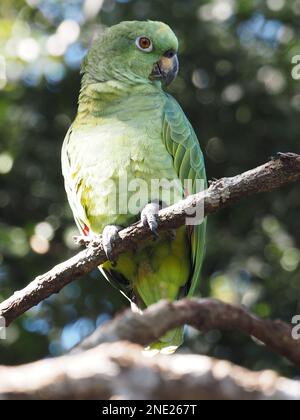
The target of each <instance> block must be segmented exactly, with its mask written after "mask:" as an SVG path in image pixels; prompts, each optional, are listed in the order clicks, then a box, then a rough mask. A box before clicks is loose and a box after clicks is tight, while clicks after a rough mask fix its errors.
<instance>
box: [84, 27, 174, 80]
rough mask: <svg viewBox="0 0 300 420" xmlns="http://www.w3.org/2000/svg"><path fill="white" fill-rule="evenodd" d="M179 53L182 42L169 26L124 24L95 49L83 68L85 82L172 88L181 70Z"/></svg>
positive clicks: (95, 46) (109, 30)
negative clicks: (169, 85) (151, 85)
mask: <svg viewBox="0 0 300 420" xmlns="http://www.w3.org/2000/svg"><path fill="white" fill-rule="evenodd" d="M177 51H178V40H177V38H176V35H175V34H174V32H173V31H172V30H171V28H170V27H169V26H168V25H166V24H164V23H162V22H153V21H145V22H142V21H132V22H122V23H120V24H118V25H115V26H112V27H111V28H109V29H107V30H106V31H105V32H104V34H103V35H102V36H101V37H100V39H98V40H96V41H95V42H94V44H93V45H92V47H91V49H90V51H89V52H88V54H87V56H86V57H85V59H84V62H83V66H82V73H83V74H84V81H85V82H87V83H95V82H96V83H97V82H106V81H112V80H117V81H121V82H125V83H126V82H127V83H129V84H136V83H156V82H164V83H166V84H170V83H171V82H172V81H173V80H174V79H175V78H176V76H177V74H178V70H179V63H178V57H177Z"/></svg>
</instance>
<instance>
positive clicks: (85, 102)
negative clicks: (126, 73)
mask: <svg viewBox="0 0 300 420" xmlns="http://www.w3.org/2000/svg"><path fill="white" fill-rule="evenodd" d="M162 92H163V91H162V87H161V83H160V82H156V83H152V82H150V81H149V83H147V84H146V83H145V84H137V85H135V86H132V85H131V86H129V85H127V84H126V83H122V82H119V81H115V80H112V81H108V82H101V83H99V82H98V83H91V84H83V85H82V87H81V90H80V95H79V104H78V114H77V118H76V119H77V122H84V121H86V119H90V118H93V117H94V118H99V117H101V116H104V115H107V114H108V113H110V112H111V111H112V109H114V108H115V107H116V106H117V105H118V104H119V103H120V102H122V100H124V99H126V98H128V96H129V95H130V96H131V97H132V96H133V95H136V96H141V95H149V94H151V95H153V94H161V93H162Z"/></svg>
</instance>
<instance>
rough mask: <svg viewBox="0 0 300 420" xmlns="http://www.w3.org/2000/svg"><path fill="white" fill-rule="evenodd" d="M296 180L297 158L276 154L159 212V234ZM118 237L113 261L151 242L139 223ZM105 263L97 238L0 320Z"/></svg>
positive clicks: (11, 303)
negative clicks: (196, 214) (198, 212)
mask: <svg viewBox="0 0 300 420" xmlns="http://www.w3.org/2000/svg"><path fill="white" fill-rule="evenodd" d="M298 179H300V156H299V155H295V154H292V153H289V154H280V155H278V157H277V158H276V159H272V160H271V161H270V162H268V163H266V164H265V165H263V166H260V167H258V168H256V169H253V170H251V171H248V172H245V173H244V174H242V175H238V176H236V177H233V178H223V179H221V180H219V181H216V182H213V183H212V184H211V186H210V188H209V189H208V190H206V191H204V192H203V193H200V194H197V195H194V196H190V197H188V198H187V199H186V200H183V201H182V202H180V203H177V204H176V205H174V206H172V207H169V208H167V209H163V210H162V211H161V212H160V213H159V230H169V229H174V228H177V227H179V226H181V225H183V224H184V223H185V221H186V217H187V214H191V210H192V209H194V208H195V207H197V206H201V205H204V211H205V215H209V214H212V213H215V212H217V211H218V210H220V209H222V208H223V207H225V206H227V205H231V204H233V203H235V202H236V201H238V200H241V199H243V198H245V197H248V196H250V195H253V194H258V193H262V192H267V191H273V190H274V189H276V188H279V187H281V186H283V185H286V184H288V183H291V182H294V181H296V180H298ZM120 237H121V241H120V242H119V244H118V245H117V246H116V247H115V250H114V256H115V257H116V256H118V255H119V254H121V253H122V252H124V251H126V250H128V249H129V248H135V247H136V246H138V244H139V243H141V242H142V241H145V240H149V239H152V234H151V232H150V230H149V229H147V228H145V227H143V225H142V224H141V223H139V224H135V225H133V226H130V227H128V228H127V229H124V230H123V231H121V232H120ZM105 261H106V255H105V252H104V250H103V247H102V243H101V238H98V239H96V240H93V241H91V242H90V243H89V246H88V248H87V249H86V250H84V251H81V252H80V253H78V254H77V255H75V256H74V257H73V258H71V259H69V260H68V261H65V262H63V263H62V264H60V265H58V266H56V267H54V268H53V269H52V270H50V271H49V272H48V273H46V274H43V275H41V276H39V277H37V278H36V279H35V280H33V281H32V282H31V283H30V284H29V285H28V286H27V287H25V288H24V289H23V290H21V291H18V292H16V293H15V294H14V295H13V296H11V297H10V298H9V299H7V300H6V301H4V302H2V303H1V304H0V316H3V317H4V318H5V320H6V325H9V324H10V323H11V322H12V321H14V320H15V319H16V318H17V317H19V316H20V315H22V314H23V313H24V312H26V311H27V310H28V309H30V308H31V307H33V306H35V305H37V304H38V303H39V302H41V301H42V300H44V299H46V298H47V297H49V296H50V295H52V294H54V293H58V292H59V291H60V290H61V289H62V288H63V287H64V286H66V285H67V284H68V283H70V282H72V281H74V280H76V279H77V278H79V277H81V276H83V275H84V274H87V273H89V272H90V271H92V270H93V269H95V268H96V267H97V266H98V265H100V264H102V263H104V262H105Z"/></svg>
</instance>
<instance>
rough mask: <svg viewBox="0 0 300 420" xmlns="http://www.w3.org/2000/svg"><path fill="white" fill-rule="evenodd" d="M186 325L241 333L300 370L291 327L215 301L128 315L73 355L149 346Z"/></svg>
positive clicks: (167, 304)
mask: <svg viewBox="0 0 300 420" xmlns="http://www.w3.org/2000/svg"><path fill="white" fill-rule="evenodd" d="M185 324H187V325H190V326H192V327H194V328H196V329H197V330H199V331H201V332H207V331H210V330H214V329H218V330H238V331H240V332H242V333H243V334H245V335H248V336H252V337H254V338H256V339H257V340H259V341H260V342H261V343H263V344H265V345H266V346H267V347H268V348H269V349H270V350H272V351H274V352H275V353H277V354H280V355H281V356H284V357H286V358H287V359H288V360H290V361H291V362H292V363H294V364H295V365H298V366H300V340H294V339H293V337H292V326H291V325H289V324H286V323H284V322H282V321H271V320H267V319H266V320H264V319H260V318H258V317H256V316H254V315H252V314H251V313H249V312H248V311H247V310H246V309H245V308H243V307H241V306H235V305H229V304H227V303H224V302H221V301H218V300H214V299H183V300H180V301H177V302H173V303H170V302H166V301H162V302H160V303H158V304H156V305H153V306H151V307H149V308H148V309H147V310H145V311H144V312H143V313H142V314H139V313H133V312H131V311H126V312H125V313H124V314H122V315H120V316H118V317H117V318H115V319H114V320H112V321H110V322H107V323H106V324H105V325H103V326H101V327H99V328H98V329H97V330H96V331H95V332H94V333H93V334H92V335H91V336H89V337H87V338H86V339H85V340H84V341H82V343H80V344H79V345H78V346H77V347H75V348H74V349H73V350H72V352H73V353H77V352H81V351H83V350H88V349H91V348H94V347H96V346H97V345H99V344H103V343H107V342H115V341H130V342H132V343H136V344H140V345H143V346H147V345H149V344H151V343H153V342H155V341H156V340H157V339H159V338H160V337H162V336H163V335H164V334H165V333H166V332H168V331H169V330H171V329H172V328H175V327H179V326H181V325H185Z"/></svg>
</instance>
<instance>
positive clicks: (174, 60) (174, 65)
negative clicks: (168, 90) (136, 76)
mask: <svg viewBox="0 0 300 420" xmlns="http://www.w3.org/2000/svg"><path fill="white" fill-rule="evenodd" d="M178 71H179V61H178V56H177V54H176V52H175V51H173V50H170V51H167V52H166V53H165V54H164V55H163V57H162V58H161V59H160V60H159V61H158V62H157V63H155V65H154V67H153V71H152V73H151V74H150V80H153V81H155V80H160V81H163V82H164V83H165V84H166V85H169V84H170V83H172V82H173V80H175V79H176V77H177V74H178Z"/></svg>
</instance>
